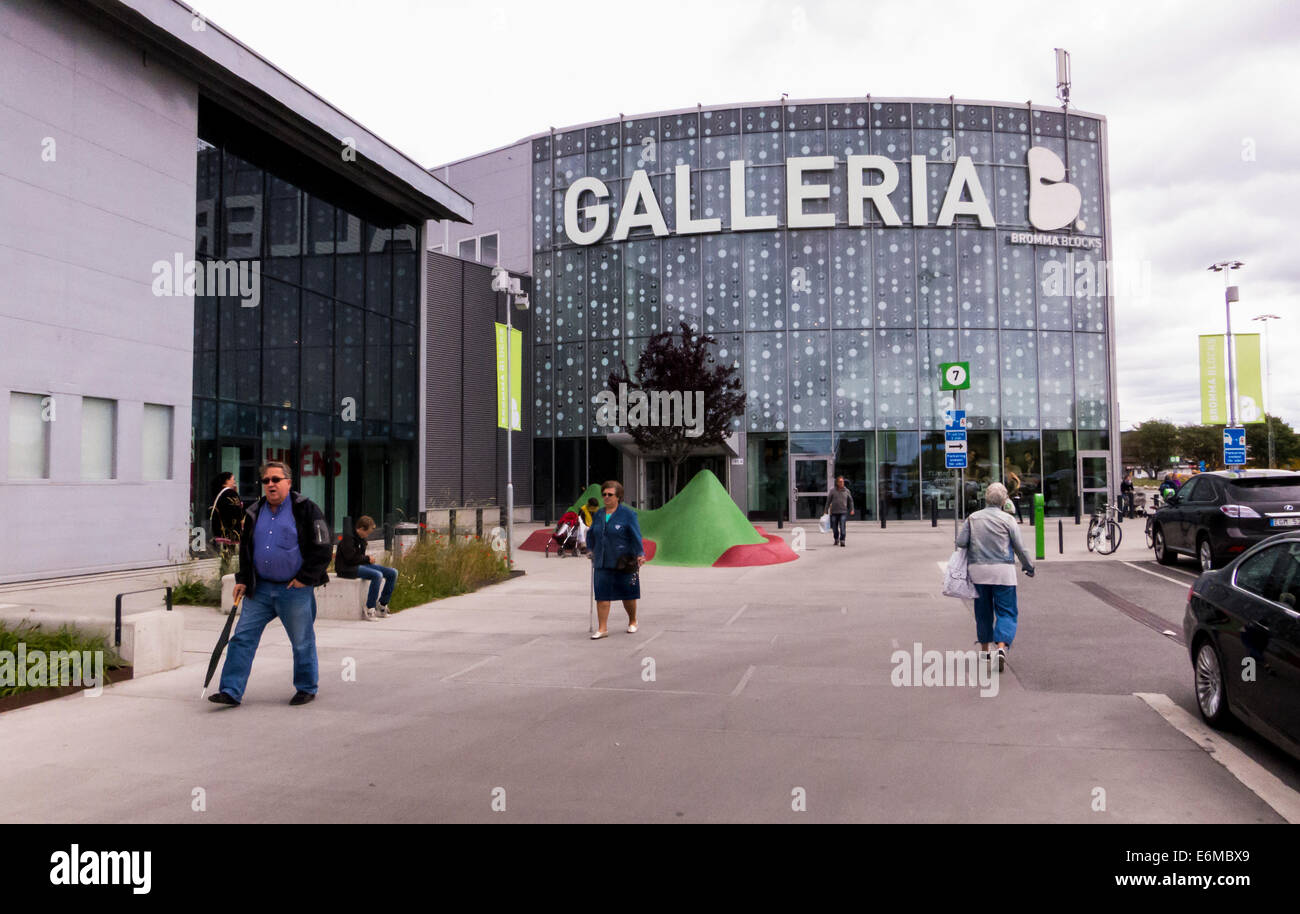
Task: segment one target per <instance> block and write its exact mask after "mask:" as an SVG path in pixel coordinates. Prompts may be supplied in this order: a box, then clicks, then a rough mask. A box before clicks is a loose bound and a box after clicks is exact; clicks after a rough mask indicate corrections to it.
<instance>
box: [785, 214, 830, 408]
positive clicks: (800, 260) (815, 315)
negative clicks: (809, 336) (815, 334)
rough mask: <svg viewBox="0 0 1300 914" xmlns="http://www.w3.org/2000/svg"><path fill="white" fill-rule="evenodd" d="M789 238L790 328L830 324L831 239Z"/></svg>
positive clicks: (819, 234) (798, 234)
mask: <svg viewBox="0 0 1300 914" xmlns="http://www.w3.org/2000/svg"><path fill="white" fill-rule="evenodd" d="M789 239H790V244H789V251H788V261H789V262H788V265H789V268H790V269H789V276H790V293H789V296H790V298H789V300H790V329H792V330H800V329H803V330H807V329H816V328H821V327H828V326H830V324H829V321H830V239H829V238H828V237H827V233H826V232H823V231H795V232H790V233H789ZM827 345H829V344H827ZM791 421H793V417H792V419H791ZM827 427H829V426H827Z"/></svg>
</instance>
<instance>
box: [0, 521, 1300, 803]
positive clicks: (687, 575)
mask: <svg viewBox="0 0 1300 914" xmlns="http://www.w3.org/2000/svg"><path fill="white" fill-rule="evenodd" d="M1021 529H1022V531H1023V532H1025V533H1026V539H1027V540H1028V542H1029V546H1030V548H1031V549H1032V548H1033V547H1032V536H1031V535H1029V533H1030V528H1029V527H1028V526H1025V527H1022V528H1021ZM770 532H775V531H770ZM781 532H782V533H783V534H786V535H789V533H790V528H789V527H787V528H786V529H785V530H783V531H781ZM952 532H953V531H952V523H951V521H950V520H949V521H947V522H946V523H945V522H941V523H940V526H939V527H938V528H931V527H930V526H929V524H928V523H927V522H911V523H901V524H900V523H891V524H890V525H889V527H888V529H886V530H880V529H879V527H878V526H875V525H870V524H863V523H858V524H851V525H850V527H849V535H848V547H847V548H844V549H837V548H833V547H832V546H831V545H830V538H829V537H828V536H823V535H821V534H818V533H816V532H815V528H814V529H812V530H810V531H808V535H807V542H808V550H807V551H806V552H805V553H804V554H803V555H802V556H801V557H800V559H799V560H798V561H796V562H793V563H788V564H784V565H776V566H767V567H757V568H729V569H715V568H667V567H658V566H655V565H653V564H652V565H648V566H646V567H645V568H644V569H643V571H642V591H643V595H644V596H643V600H642V602H641V608H640V612H639V616H640V619H639V621H640V631H639V632H637V633H636V634H627V633H626V632H624V631H623V628H624V624H625V621H626V619H625V616H624V615H623V613H622V609H621V608H620V607H619V606H618V605H617V604H616V605H615V607H614V609H613V612H612V614H611V623H610V631H611V635H610V637H609V638H607V639H605V640H602V641H596V642H592V641H590V640H589V639H588V636H587V630H588V612H589V592H588V584H589V565H588V563H587V562H586V561H584V560H582V559H573V558H566V559H557V558H550V559H546V558H544V557H543V556H542V555H540V554H537V553H520V554H519V557H518V561H519V565H520V567H522V568H523V569H524V570H525V571H526V572H527V574H526V575H525V576H523V577H519V578H515V579H513V580H511V581H508V582H505V583H502V584H499V585H495V586H492V587H488V588H485V589H483V590H481V591H479V592H477V593H474V594H468V595H465V596H462V597H456V598H452V599H448V600H443V601H440V602H438V603H434V604H430V605H427V606H424V607H419V608H416V609H412V610H408V611H406V612H403V613H400V614H398V615H396V616H394V617H393V618H390V619H387V620H382V621H377V622H336V621H328V620H322V621H320V622H318V624H317V638H318V644H319V652H320V667H321V680H320V682H321V685H320V694H319V698H318V699H317V701H315V702H314V703H312V704H309V705H305V706H302V707H290V706H289V705H288V703H287V702H288V699H289V697H290V696H291V695H292V694H293V687H292V685H291V682H290V659H289V648H288V643H287V639H286V638H285V636H284V633H283V630H282V629H280V628H279V627H278V626H277V625H275V624H274V623H273V624H272V626H271V627H269V628H268V629H267V632H266V635H265V636H264V638H263V642H262V647H261V649H260V651H259V652H258V655H257V660H256V662H255V664H254V667H253V675H252V679H251V680H250V683H249V688H248V692H247V694H246V696H245V700H244V704H243V705H242V706H241V707H239V708H235V709H222V708H219V707H218V706H215V705H212V704H210V703H208V702H205V701H200V700H199V691H200V687H201V685H202V677H203V673H204V670H205V668H206V662H207V657H208V654H209V651H210V649H211V646H212V644H213V643H214V642H215V640H216V636H217V632H218V630H219V627H220V625H221V622H222V616H221V615H220V614H219V613H218V612H215V611H213V610H210V609H204V608H193V607H190V608H181V609H178V610H177V611H179V612H184V613H185V614H186V645H185V646H186V665H185V666H184V667H183V668H181V669H178V670H174V671H171V672H167V673H162V674H158V675H154V676H149V677H146V678H143V679H141V680H136V681H130V682H126V683H121V684H118V685H114V686H110V687H109V688H107V689H105V690H104V693H103V695H102V696H100V697H98V698H85V697H81V696H73V697H69V698H64V699H59V700H57V701H53V702H46V703H44V704H41V705H35V706H30V707H28V708H24V709H20V710H16V711H11V712H6V713H4V714H3V715H0V731H3V732H4V734H5V737H6V738H5V739H4V740H3V741H2V742H0V765H2V766H3V769H4V770H5V772H6V777H5V778H4V779H3V782H0V820H4V821H12V822H23V821H33V820H39V821H50V822H61V821H69V822H190V821H194V822H200V821H211V822H297V821H302V822H354V821H355V822H444V821H454V822H462V821H464V822H470V821H476V822H477V821H515V822H540V821H654V822H672V821H694V822H700V821H711V822H723V821H728V822H729V821H743V822H749V821H764V822H784V821H793V822H797V821H842V822H848V821H863V822H989V821H1006V822H1111V823H1131V822H1177V823H1201V822H1203V823H1209V822H1215V823H1218V822H1281V821H1283V815H1282V813H1279V811H1278V809H1279V808H1282V807H1284V805H1285V804H1282V805H1281V806H1279V803H1278V801H1277V795H1276V794H1274V795H1272V796H1271V797H1269V798H1267V799H1266V798H1265V797H1263V796H1261V795H1260V794H1258V793H1256V792H1255V791H1253V790H1252V789H1250V788H1248V787H1246V786H1245V785H1244V784H1243V783H1242V781H1241V780H1239V779H1238V777H1237V776H1234V774H1233V773H1232V772H1230V771H1229V770H1228V768H1226V767H1224V765H1221V764H1219V762H1218V761H1216V760H1215V758H1214V757H1213V755H1212V754H1211V753H1210V752H1207V751H1206V750H1205V749H1204V748H1202V747H1201V746H1200V745H1198V744H1197V743H1196V742H1194V741H1193V740H1192V739H1189V738H1188V736H1187V735H1184V733H1183V732H1180V730H1179V729H1176V728H1175V727H1174V726H1172V725H1171V724H1170V723H1169V722H1167V721H1166V719H1165V718H1164V717H1163V716H1161V714H1160V713H1157V711H1156V710H1154V709H1153V706H1152V705H1151V704H1150V703H1149V702H1148V700H1145V699H1143V698H1141V697H1139V695H1138V694H1135V693H1141V694H1150V693H1156V694H1165V695H1168V696H1169V698H1170V699H1172V700H1173V702H1174V704H1175V705H1177V706H1178V707H1181V708H1183V709H1185V710H1188V711H1191V713H1192V714H1193V715H1194V714H1195V710H1194V709H1195V705H1194V699H1193V696H1192V691H1191V666H1190V662H1189V661H1188V659H1187V653H1186V650H1185V648H1183V647H1182V645H1181V644H1180V643H1179V640H1178V638H1179V637H1181V618H1182V615H1181V614H1182V607H1183V605H1185V602H1186V589H1187V586H1188V585H1189V584H1190V581H1191V580H1192V579H1193V578H1194V573H1193V569H1192V566H1191V565H1190V564H1188V565H1186V566H1185V569H1168V568H1165V567H1163V566H1156V565H1154V563H1151V562H1150V560H1149V559H1150V553H1149V552H1147V551H1146V550H1145V544H1144V543H1143V542H1142V536H1141V524H1140V522H1137V523H1134V522H1129V523H1126V524H1125V534H1126V536H1127V537H1129V538H1128V539H1126V540H1125V542H1124V543H1123V545H1122V546H1121V549H1120V552H1119V553H1117V554H1116V555H1114V556H1096V555H1091V554H1089V553H1087V552H1086V550H1085V549H1083V528H1082V527H1075V526H1074V525H1073V523H1072V522H1069V521H1067V522H1066V524H1065V526H1064V532H1065V535H1066V537H1065V538H1066V539H1067V540H1070V542H1069V543H1067V549H1066V551H1065V553H1064V554H1060V553H1058V552H1057V551H1056V546H1057V540H1056V539H1055V537H1054V535H1053V534H1054V533H1055V530H1053V529H1050V528H1049V537H1048V554H1047V557H1046V558H1045V560H1044V561H1042V562H1041V563H1040V564H1039V572H1038V575H1037V576H1036V577H1035V578H1034V579H1032V580H1031V579H1027V578H1025V577H1023V576H1022V577H1021V578H1020V632H1019V635H1018V637H1017V639H1016V642H1015V645H1014V647H1013V649H1012V652H1011V664H1010V667H1009V669H1008V670H1007V672H1006V673H1004V674H1003V675H1002V676H1001V677H1000V678H999V679H998V680H997V690H996V694H987V693H988V692H989V691H990V690H989V689H987V688H980V687H979V685H978V684H977V685H975V686H972V685H966V684H962V685H952V684H950V685H931V686H927V685H912V686H907V685H902V686H900V685H897V684H896V683H897V682H898V681H899V679H900V670H901V668H902V667H903V666H905V665H908V666H910V664H905V663H904V662H903V661H901V660H900V659H899V658H900V657H901V656H905V655H906V656H909V657H910V655H911V652H913V651H914V650H915V651H920V652H923V651H930V650H934V651H940V652H943V651H966V650H968V649H971V648H972V647H973V641H974V624H973V618H972V615H971V611H970V608H969V603H967V602H964V601H959V600H954V599H950V598H945V597H943V596H942V595H941V592H940V587H941V573H940V568H939V566H940V563H942V562H944V561H946V559H947V557H948V555H949V553H950V552H951V548H952V545H951V544H952ZM526 533H527V530H523V531H522V532H521V534H520V537H519V538H520V539H521V540H522V538H523V534H526ZM6 599H8V598H6ZM1135 607H1136V609H1138V610H1141V612H1134V608H1135ZM1166 622H1167V623H1168V626H1167V629H1163V628H1162V626H1163V624H1164V623H1166ZM1166 632H1172V633H1173V634H1174V636H1171V635H1170V634H1168V633H1166ZM917 645H919V647H917ZM981 692H984V693H986V694H983V695H982V694H981ZM1224 739H1226V740H1229V741H1230V742H1231V743H1232V744H1233V745H1235V746H1238V747H1240V748H1242V749H1243V751H1244V752H1245V753H1247V754H1248V755H1249V756H1250V757H1251V758H1252V759H1254V760H1255V761H1257V762H1259V764H1261V765H1263V766H1264V767H1265V768H1266V769H1267V770H1268V771H1270V772H1272V774H1273V775H1274V776H1275V777H1276V778H1277V779H1278V780H1279V781H1280V782H1282V784H1283V785H1285V786H1283V787H1282V788H1281V790H1282V791H1292V790H1293V789H1294V788H1295V787H1297V786H1298V784H1300V766H1298V765H1297V764H1296V763H1295V762H1293V761H1291V760H1289V759H1288V758H1286V757H1285V756H1282V755H1281V754H1280V753H1277V752H1276V751H1275V750H1272V749H1271V748H1270V747H1269V746H1268V744H1267V743H1264V742H1263V741H1262V740H1260V739H1258V738H1256V737H1253V736H1251V735H1250V734H1246V733H1239V734H1229V735H1227V736H1225V737H1224ZM1294 798H1295V797H1294V794H1285V795H1284V796H1283V800H1285V801H1286V802H1292V801H1294ZM1270 803H1272V804H1273V805H1270Z"/></svg>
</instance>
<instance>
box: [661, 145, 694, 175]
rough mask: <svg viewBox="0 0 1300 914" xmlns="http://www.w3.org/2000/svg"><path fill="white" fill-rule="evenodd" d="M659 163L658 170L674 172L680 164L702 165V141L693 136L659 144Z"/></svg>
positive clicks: (692, 166)
mask: <svg viewBox="0 0 1300 914" xmlns="http://www.w3.org/2000/svg"><path fill="white" fill-rule="evenodd" d="M659 165H660V167H659V168H657V169H655V170H656V171H663V172H666V173H668V174H670V175H671V174H672V173H673V169H675V168H676V167H677V166H678V165H689V166H691V168H693V169H694V168H699V167H700V141H699V140H697V139H695V138H694V137H691V138H690V139H687V140H666V141H664V142H663V143H660V144H659Z"/></svg>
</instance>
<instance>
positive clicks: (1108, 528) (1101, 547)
mask: <svg viewBox="0 0 1300 914" xmlns="http://www.w3.org/2000/svg"><path fill="white" fill-rule="evenodd" d="M1118 513H1119V512H1118V509H1117V508H1116V506H1115V505H1114V504H1113V503H1111V502H1107V503H1106V505H1105V506H1104V507H1102V508H1098V509H1097V510H1095V511H1093V512H1092V518H1091V519H1090V520H1089V521H1088V540H1087V542H1088V551H1089V552H1097V553H1099V554H1101V555H1110V554H1111V553H1112V552H1114V551H1115V550H1116V549H1118V548H1119V542H1120V540H1121V539H1122V538H1123V536H1124V532H1123V531H1122V530H1121V529H1120V526H1119V521H1118V520H1117V519H1116V515H1117V514H1118Z"/></svg>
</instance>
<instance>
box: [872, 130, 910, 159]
mask: <svg viewBox="0 0 1300 914" xmlns="http://www.w3.org/2000/svg"><path fill="white" fill-rule="evenodd" d="M871 152H872V154H873V155H879V156H884V157H885V158H887V159H892V160H893V161H895V162H906V161H907V159H908V157H909V156H910V155H911V154H912V131H910V130H907V129H903V130H872V131H871Z"/></svg>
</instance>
